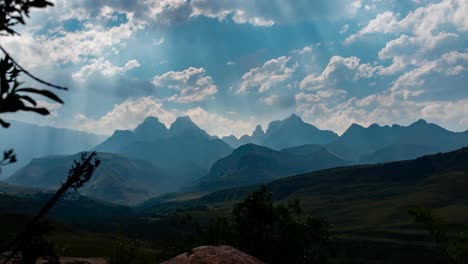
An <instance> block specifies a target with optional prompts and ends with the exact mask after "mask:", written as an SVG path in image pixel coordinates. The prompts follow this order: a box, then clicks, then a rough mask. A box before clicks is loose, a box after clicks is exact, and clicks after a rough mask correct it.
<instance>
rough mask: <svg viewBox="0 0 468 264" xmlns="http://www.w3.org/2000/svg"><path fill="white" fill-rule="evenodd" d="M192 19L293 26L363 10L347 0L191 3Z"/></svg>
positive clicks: (207, 0) (206, 0)
mask: <svg viewBox="0 0 468 264" xmlns="http://www.w3.org/2000/svg"><path fill="white" fill-rule="evenodd" d="M190 5H191V7H192V10H193V11H192V16H206V17H210V18H216V19H218V20H226V19H227V18H229V17H230V18H232V21H233V22H235V23H239V24H246V23H250V24H252V25H255V26H267V27H270V26H273V25H274V24H284V23H294V22H297V21H311V20H321V19H327V20H337V19H342V18H350V17H353V16H354V15H355V13H356V12H357V10H359V9H360V8H361V5H360V1H347V0H328V1H324V0H318V1H309V0H298V1H278V2H275V1H270V0H237V1H231V0H192V1H191V2H190Z"/></svg>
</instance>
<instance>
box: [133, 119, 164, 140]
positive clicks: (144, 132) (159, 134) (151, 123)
mask: <svg viewBox="0 0 468 264" xmlns="http://www.w3.org/2000/svg"><path fill="white" fill-rule="evenodd" d="M133 132H134V133H135V136H136V137H137V140H145V141H151V140H156V139H160V138H165V137H167V134H168V130H167V127H166V125H164V124H163V123H161V122H160V121H159V119H158V118H157V117H154V116H149V117H147V118H146V119H145V120H144V121H143V123H141V124H140V125H139V126H138V127H136V128H135V129H134V130H133Z"/></svg>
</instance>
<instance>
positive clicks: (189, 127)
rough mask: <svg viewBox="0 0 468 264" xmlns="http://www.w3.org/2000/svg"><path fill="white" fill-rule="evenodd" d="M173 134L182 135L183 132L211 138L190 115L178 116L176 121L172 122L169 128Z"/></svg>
mask: <svg viewBox="0 0 468 264" xmlns="http://www.w3.org/2000/svg"><path fill="white" fill-rule="evenodd" d="M169 133H170V135H171V136H180V135H182V134H192V135H194V136H201V137H205V138H211V136H210V135H209V134H208V133H206V131H205V130H203V129H201V128H200V127H198V126H197V124H195V123H194V122H193V121H192V119H191V118H190V117H189V116H181V117H178V118H177V119H176V120H175V121H174V123H172V125H171V128H170V129H169Z"/></svg>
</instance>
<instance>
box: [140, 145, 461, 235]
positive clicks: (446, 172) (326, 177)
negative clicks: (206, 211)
mask: <svg viewBox="0 0 468 264" xmlns="http://www.w3.org/2000/svg"><path fill="white" fill-rule="evenodd" d="M266 186H267V188H268V189H269V190H270V191H271V192H272V193H273V196H274V198H275V199H276V200H277V201H287V200H291V199H300V200H301V201H302V203H303V205H304V207H305V208H306V210H307V211H309V212H311V213H313V214H314V215H318V216H321V217H324V218H326V219H329V220H330V221H332V222H333V223H334V224H335V225H336V226H337V228H338V229H340V230H352V231H353V233H355V232H357V233H359V232H377V229H379V230H380V229H387V228H390V229H395V230H394V232H397V233H398V232H400V231H402V230H404V229H405V225H407V224H408V221H409V219H408V216H407V210H408V208H410V207H412V206H416V205H424V206H428V207H430V208H434V209H436V211H437V212H440V213H441V214H442V215H443V216H444V217H445V218H447V220H448V221H449V223H451V224H464V223H465V220H466V219H467V218H468V213H467V212H468V210H467V209H468V194H467V193H466V191H465V190H466V188H467V187H468V148H463V149H460V150H457V151H453V152H449V153H444V154H436V155H430V156H423V157H420V158H418V159H415V160H409V161H400V162H393V163H386V164H378V165H365V166H351V167H342V168H335V169H327V170H321V171H317V172H311V173H306V174H302V175H298V176H292V177H286V178H282V179H279V180H276V181H273V182H271V183H269V184H267V185H266ZM255 188H256V187H254V186H249V187H245V188H235V189H227V190H222V191H217V192H213V193H211V194H208V195H205V196H202V197H197V196H196V195H193V196H194V197H195V198H193V199H186V198H185V199H179V198H177V197H176V196H174V195H172V196H170V197H167V199H160V200H155V199H153V200H152V201H153V203H151V202H147V203H145V206H147V207H148V208H151V206H154V207H153V209H149V210H150V211H153V210H156V211H158V210H167V209H169V208H190V207H193V206H214V205H216V207H218V208H222V207H224V206H225V205H227V204H230V203H232V202H234V201H239V200H240V199H243V198H244V197H245V196H246V195H248V194H249V193H250V192H251V191H252V190H254V189H255ZM180 197H181V198H182V197H190V194H182V195H180ZM165 201H167V203H166V202H165ZM222 204H224V205H222ZM376 228H377V229H376ZM397 229H398V230H400V231H397ZM405 232H406V231H405Z"/></svg>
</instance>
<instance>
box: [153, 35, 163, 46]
mask: <svg viewBox="0 0 468 264" xmlns="http://www.w3.org/2000/svg"><path fill="white" fill-rule="evenodd" d="M163 43H164V38H163V37H161V38H160V39H156V40H153V44H154V45H156V46H159V45H162V44H163Z"/></svg>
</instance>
